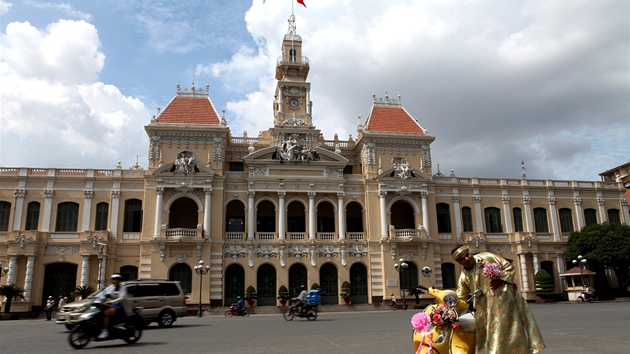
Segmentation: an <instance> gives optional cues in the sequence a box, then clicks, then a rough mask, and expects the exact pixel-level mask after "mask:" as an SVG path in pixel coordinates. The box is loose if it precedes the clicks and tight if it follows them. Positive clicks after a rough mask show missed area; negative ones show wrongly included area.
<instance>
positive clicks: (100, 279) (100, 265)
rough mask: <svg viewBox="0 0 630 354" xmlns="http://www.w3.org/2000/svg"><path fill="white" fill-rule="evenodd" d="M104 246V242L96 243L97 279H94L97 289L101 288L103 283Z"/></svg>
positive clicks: (105, 245)
mask: <svg viewBox="0 0 630 354" xmlns="http://www.w3.org/2000/svg"><path fill="white" fill-rule="evenodd" d="M105 247H107V244H106V243H102V242H99V243H98V279H96V284H97V285H98V289H97V290H101V287H102V284H103V253H104V248H105Z"/></svg>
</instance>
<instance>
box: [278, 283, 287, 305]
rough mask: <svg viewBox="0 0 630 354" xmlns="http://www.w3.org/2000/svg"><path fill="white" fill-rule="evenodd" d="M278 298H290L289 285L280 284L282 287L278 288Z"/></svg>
mask: <svg viewBox="0 0 630 354" xmlns="http://www.w3.org/2000/svg"><path fill="white" fill-rule="evenodd" d="M278 300H280V301H287V300H289V289H287V287H286V286H284V285H280V288H278Z"/></svg>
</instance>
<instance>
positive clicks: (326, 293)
mask: <svg viewBox="0 0 630 354" xmlns="http://www.w3.org/2000/svg"><path fill="white" fill-rule="evenodd" d="M338 282H339V281H338V278H337V267H335V265H334V264H332V263H326V264H324V265H323V266H322V268H321V269H320V271H319V283H320V285H321V287H322V291H321V294H322V305H336V304H338V303H339V293H338V290H337V287H338Z"/></svg>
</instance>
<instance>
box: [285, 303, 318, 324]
mask: <svg viewBox="0 0 630 354" xmlns="http://www.w3.org/2000/svg"><path fill="white" fill-rule="evenodd" d="M295 316H297V317H300V318H305V317H306V319H307V320H309V321H315V320H316V319H317V305H316V304H306V305H304V306H302V310H298V308H297V306H295V305H292V306H290V307H289V308H288V309H287V310H286V311H285V312H283V313H282V317H284V319H285V320H287V321H292V320H293V318H294V317H295Z"/></svg>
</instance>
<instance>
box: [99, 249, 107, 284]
mask: <svg viewBox="0 0 630 354" xmlns="http://www.w3.org/2000/svg"><path fill="white" fill-rule="evenodd" d="M99 267H100V268H99V269H100V271H99V273H100V274H99V275H100V276H99V279H98V284H99V286H100V288H101V289H102V288H103V285H104V284H105V279H107V255H103V256H102V257H101V259H100V260H99Z"/></svg>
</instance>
